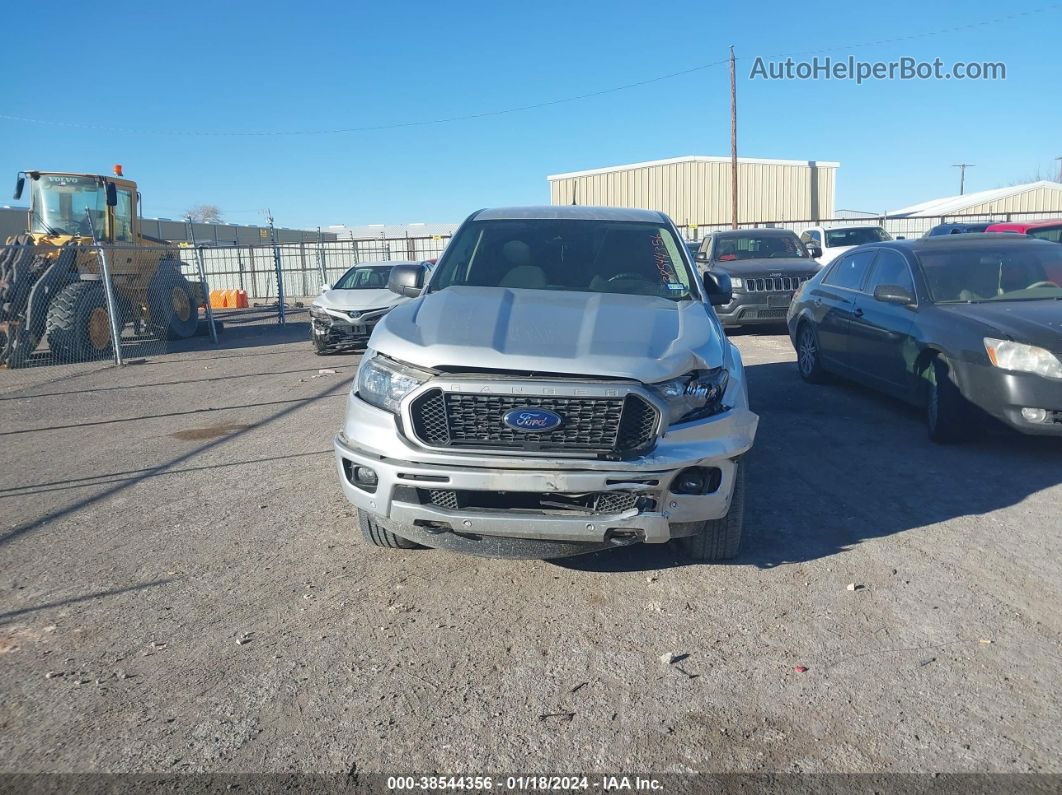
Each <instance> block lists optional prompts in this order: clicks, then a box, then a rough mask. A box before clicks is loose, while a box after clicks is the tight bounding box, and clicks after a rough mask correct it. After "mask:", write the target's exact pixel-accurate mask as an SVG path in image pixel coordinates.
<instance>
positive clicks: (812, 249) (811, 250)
mask: <svg viewBox="0 0 1062 795" xmlns="http://www.w3.org/2000/svg"><path fill="white" fill-rule="evenodd" d="M804 245H805V246H807V249H808V254H810V255H811V258H812V259H818V258H819V257H821V256H822V246H820V245H819V244H818V243H805V244H804Z"/></svg>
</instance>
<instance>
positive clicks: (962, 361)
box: [787, 234, 1062, 442]
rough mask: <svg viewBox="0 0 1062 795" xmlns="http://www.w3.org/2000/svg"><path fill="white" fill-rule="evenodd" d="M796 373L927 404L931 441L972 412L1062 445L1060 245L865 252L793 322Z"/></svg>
mask: <svg viewBox="0 0 1062 795" xmlns="http://www.w3.org/2000/svg"><path fill="white" fill-rule="evenodd" d="M787 323H788V325H789V334H790V337H791V339H792V341H793V346H794V347H795V348H796V351H797V357H798V366H799V370H800V375H801V376H802V377H803V378H804V380H805V381H809V382H811V383H820V382H822V381H825V380H827V379H828V377H829V376H831V375H838V376H843V377H846V378H850V379H852V380H856V381H860V382H863V383H865V384H867V385H869V386H872V387H874V388H876V389H880V390H882V391H884V392H887V393H889V394H892V395H895V396H896V397H899V398H901V399H903V400H907V401H909V402H911V403H914V404H917V405H920V406H922V407H924V409H925V412H926V420H927V422H928V425H929V433H930V436H931V438H932V439H933V440H934V441H938V442H945V441H957V440H960V439H961V438H963V437H965V436H967V435H969V434H970V433H971V432H972V428H973V427H975V424H974V423H972V422H971V419H973V418H974V417H975V415H976V413H977V411H975V410H979V411H983V412H985V413H987V414H990V415H992V416H994V417H996V418H997V419H999V420H1001V421H1002V422H1004V423H1006V424H1008V425H1010V426H1011V427H1013V428H1016V429H1017V430H1019V431H1022V432H1024V433H1030V434H1050V435H1056V436H1062V247H1060V246H1059V245H1058V244H1056V243H1049V242H1047V241H1044V240H1034V239H1030V238H1016V237H1012V236H1003V235H992V234H985V235H955V236H940V237H930V238H922V239H920V240H901V241H890V242H881V243H877V244H868V245H864V246H858V247H857V248H854V249H852V250H850V251H848V252H845V254H843V255H842V256H840V257H838V258H837V259H836V260H834V261H833V263H831V264H830V265H829V266H828V267H827V268H826V269H824V270H823V271H822V272H821V273H819V274H818V275H816V276H815V277H814V278H813V279H811V280H810V281H808V282H806V283H805V284H804V285H803V286H802V287H801V289H800V290H799V291H798V293H797V295H796V296H795V298H794V300H793V304H792V305H791V306H790V309H789V314H788V317H787Z"/></svg>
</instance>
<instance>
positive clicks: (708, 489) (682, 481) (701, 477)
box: [671, 467, 722, 494]
mask: <svg viewBox="0 0 1062 795" xmlns="http://www.w3.org/2000/svg"><path fill="white" fill-rule="evenodd" d="M721 477H722V473H721V472H720V471H719V469H718V468H717V467H687V468H686V469H683V470H682V471H681V472H679V473H678V474H677V475H675V479H674V480H673V481H671V493H672V494H711V493H712V492H713V491H715V490H716V489H718V488H719V481H720V479H721Z"/></svg>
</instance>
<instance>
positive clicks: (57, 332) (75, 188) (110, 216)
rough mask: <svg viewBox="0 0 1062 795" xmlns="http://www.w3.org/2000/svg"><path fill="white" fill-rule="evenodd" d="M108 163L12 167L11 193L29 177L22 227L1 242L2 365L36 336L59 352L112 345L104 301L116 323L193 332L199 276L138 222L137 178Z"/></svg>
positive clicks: (200, 297)
mask: <svg viewBox="0 0 1062 795" xmlns="http://www.w3.org/2000/svg"><path fill="white" fill-rule="evenodd" d="M114 171H115V175H114V176H100V175H97V174H71V173H63V172H55V171H24V172H19V174H18V178H17V181H16V187H15V198H16V199H19V198H21V196H22V193H23V190H24V189H25V188H26V187H27V183H28V187H29V190H30V208H29V231H28V232H27V233H25V234H21V235H17V236H15V237H13V238H9V239H8V241H7V246H5V247H4V248H3V250H2V251H0V366H3V365H6V366H8V367H19V366H22V365H24V364H25V363H26V361H27V360H28V358H29V356H30V354H32V353H33V351H34V350H35V349H36V348H37V346H38V345H39V344H40V343H41V340H44V339H46V340H47V342H48V348H49V350H50V351H51V353H52V354H53V355H54V356H55V358H56V359H58V360H59V361H85V360H87V359H97V358H104V357H107V356H111V355H113V352H114V351H113V342H112V334H111V316H110V311H111V307H113V310H114V313H115V316H116V317H115V321H116V322H115V326H116V328H117V329H118V330H119V333H120V332H121V329H123V328H124V327H125V326H126V325H127V324H132V325H133V326H134V333H135V334H136V335H137V336H142V335H151V336H156V337H159V338H161V339H166V340H175V339H183V338H185V337H190V336H192V335H193V334H195V333H196V330H197V328H198V323H199V306H200V305H202V304H203V302H204V299H205V292H206V291H205V287H204V285H203V284H202V283H201V282H198V281H196V282H191V281H189V280H188V279H186V278H185V277H184V276H183V275H182V274H181V260H180V255H179V252H178V249H177V247H176V246H174V245H173V244H171V243H169V242H168V241H165V240H157V239H155V238H151V237H148V236H146V235H144V234H143V233H142V232H141V229H140V213H139V207H140V194H139V192H138V191H137V187H136V183H135V182H133V181H131V180H128V179H125V178H124V177H123V175H122V169H121V166H115V168H114ZM101 252H102V253H103V255H104V256H106V258H107V265H108V270H109V271H110V276H111V282H112V284H113V285H114V295H113V303H111V302H108V300H107V295H106V292H105V290H104V283H103V280H102V276H101V267H100V253H101Z"/></svg>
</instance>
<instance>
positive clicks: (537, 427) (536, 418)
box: [502, 406, 564, 431]
mask: <svg viewBox="0 0 1062 795" xmlns="http://www.w3.org/2000/svg"><path fill="white" fill-rule="evenodd" d="M502 422H504V423H505V424H506V425H508V426H509V427H510V428H512V429H513V430H517V431H552V430H553V429H554V428H559V427H560V425H561V423H563V422H564V418H563V417H561V415H560V414H554V413H553V412H552V411H546V410H545V409H536V408H532V407H530V406H524V407H522V408H517V409H510V410H509V411H507V412H505V414H504V415H503V416H502Z"/></svg>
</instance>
